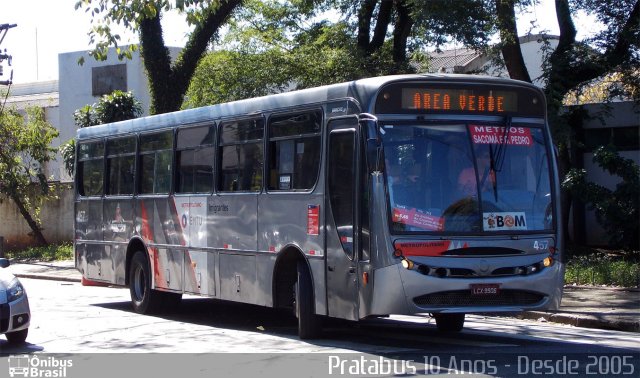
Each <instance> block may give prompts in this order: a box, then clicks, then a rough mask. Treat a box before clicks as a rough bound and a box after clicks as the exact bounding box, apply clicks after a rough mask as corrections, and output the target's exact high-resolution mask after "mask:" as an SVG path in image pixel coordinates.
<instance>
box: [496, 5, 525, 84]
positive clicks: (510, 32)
mask: <svg viewBox="0 0 640 378" xmlns="http://www.w3.org/2000/svg"><path fill="white" fill-rule="evenodd" d="M514 7H515V4H514V0H496V11H497V14H498V25H499V28H500V40H501V42H502V49H501V50H502V57H503V59H504V62H505V65H506V66H507V71H508V72H509V77H510V78H512V79H515V80H522V81H526V82H528V83H530V82H531V77H530V76H529V71H528V70H527V66H526V65H525V64H524V58H523V57H522V50H521V49H520V40H519V38H518V28H517V26H516V11H515V8H514Z"/></svg>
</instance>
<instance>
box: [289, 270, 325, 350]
mask: <svg viewBox="0 0 640 378" xmlns="http://www.w3.org/2000/svg"><path fill="white" fill-rule="evenodd" d="M297 268H298V279H297V281H296V284H295V287H294V290H295V311H296V316H297V318H298V336H299V337H300V339H313V338H317V337H318V336H319V335H320V331H321V321H320V317H319V316H318V315H316V313H315V303H314V295H313V284H312V282H311V273H310V272H309V268H308V267H307V265H306V264H305V263H304V261H298V267H297Z"/></svg>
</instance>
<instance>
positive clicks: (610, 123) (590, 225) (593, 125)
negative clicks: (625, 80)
mask: <svg viewBox="0 0 640 378" xmlns="http://www.w3.org/2000/svg"><path fill="white" fill-rule="evenodd" d="M608 106H609V107H610V109H609V111H608V112H607V111H606V109H605V107H604V106H603V105H602V104H589V105H585V106H584V108H585V109H586V110H587V112H588V113H589V115H590V116H591V117H592V118H590V119H589V120H587V121H585V122H584V125H583V128H584V129H585V130H592V129H601V128H618V127H637V128H638V132H640V106H638V105H636V104H634V103H633V102H631V101H628V102H615V103H612V104H609V105H608ZM607 143H608V141H606V140H604V141H602V145H606V144H607ZM619 154H620V156H621V157H623V158H626V159H631V160H633V161H635V162H636V164H639V165H640V151H639V150H635V151H620V152H619ZM583 158H584V169H585V170H586V171H587V180H589V181H591V182H595V183H597V184H598V185H602V186H604V187H605V188H607V189H610V190H615V188H616V185H618V184H619V183H620V181H621V179H620V177H618V176H612V175H610V174H609V173H608V172H606V171H605V170H603V169H602V168H600V167H599V166H598V165H597V164H596V163H594V162H593V152H586V153H584V155H583ZM585 228H586V230H585V236H586V243H587V244H588V245H594V246H595V245H606V244H607V242H608V236H607V234H606V232H605V230H604V229H603V228H602V227H601V226H600V224H599V223H598V221H597V220H596V216H595V212H593V211H589V210H587V211H586V213H585Z"/></svg>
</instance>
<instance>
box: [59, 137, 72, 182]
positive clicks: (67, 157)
mask: <svg viewBox="0 0 640 378" xmlns="http://www.w3.org/2000/svg"><path fill="white" fill-rule="evenodd" d="M58 151H59V152H60V155H61V156H62V161H63V162H64V169H65V170H66V171H67V173H68V174H69V176H73V171H74V169H75V156H76V140H75V139H69V140H68V141H67V143H64V144H62V145H61V146H60V148H59V149H58Z"/></svg>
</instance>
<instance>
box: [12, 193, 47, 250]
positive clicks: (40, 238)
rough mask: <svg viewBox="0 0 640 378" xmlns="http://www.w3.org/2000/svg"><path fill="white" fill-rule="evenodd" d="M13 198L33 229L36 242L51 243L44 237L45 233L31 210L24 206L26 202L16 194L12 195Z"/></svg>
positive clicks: (39, 243) (42, 244) (41, 243)
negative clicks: (43, 233)
mask: <svg viewBox="0 0 640 378" xmlns="http://www.w3.org/2000/svg"><path fill="white" fill-rule="evenodd" d="M11 199H12V200H13V202H14V203H15V204H16V206H17V207H18V210H19V211H20V214H22V217H23V218H24V220H26V221H27V224H28V225H29V227H30V228H31V230H32V231H33V236H34V237H35V238H36V242H37V243H38V245H40V246H44V245H49V243H48V242H47V240H46V239H45V238H44V235H42V230H41V228H40V225H39V224H38V223H37V222H36V221H35V219H33V217H32V216H31V214H30V213H29V210H27V208H26V207H25V206H24V203H22V200H21V199H20V198H19V197H18V196H15V195H12V196H11Z"/></svg>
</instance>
